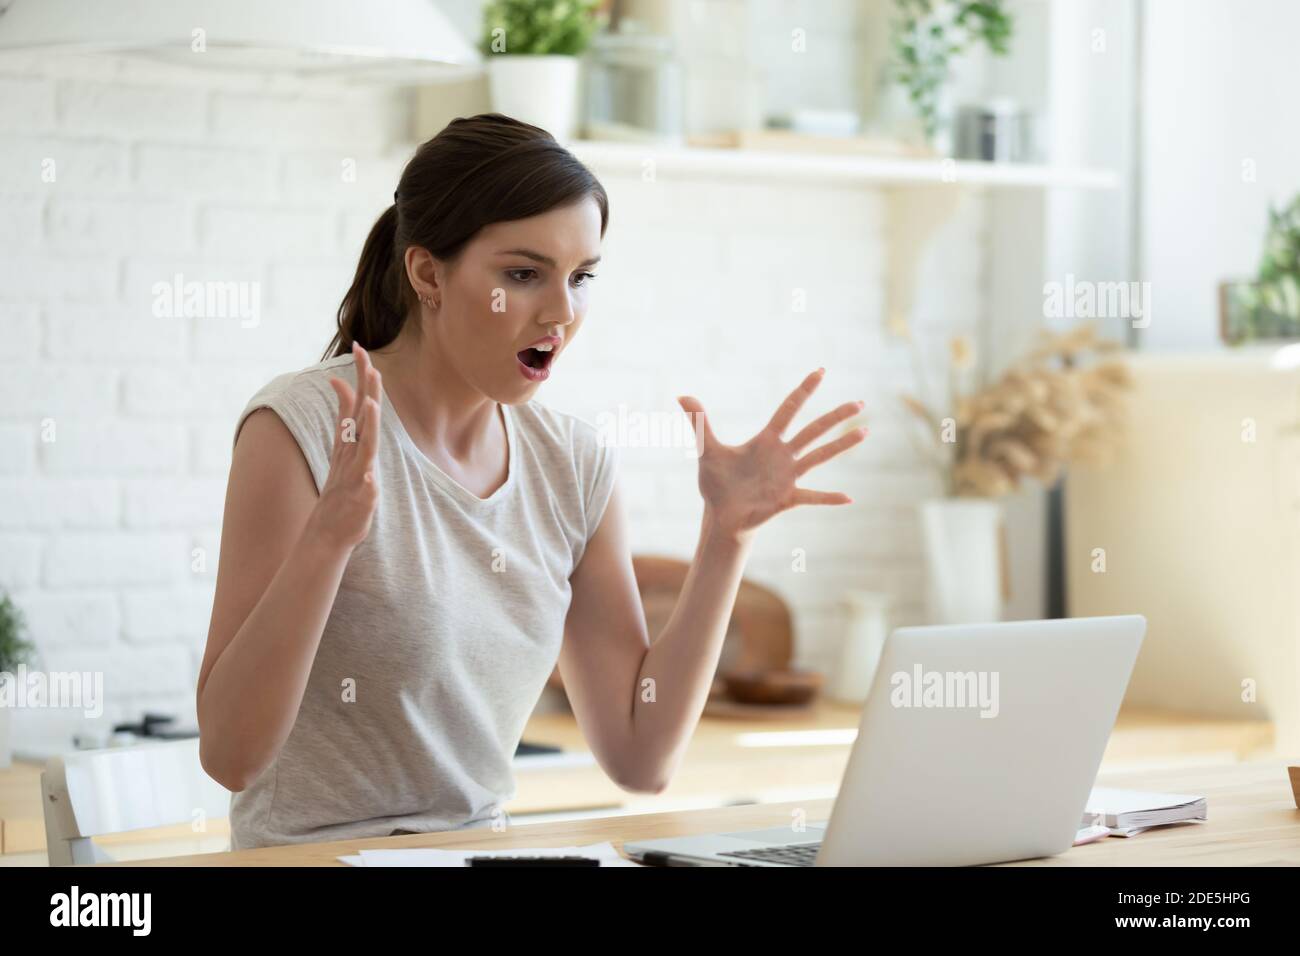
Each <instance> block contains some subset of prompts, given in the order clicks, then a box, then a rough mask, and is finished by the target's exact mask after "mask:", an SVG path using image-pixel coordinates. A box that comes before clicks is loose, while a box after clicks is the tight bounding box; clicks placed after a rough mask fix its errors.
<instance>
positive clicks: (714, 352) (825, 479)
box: [0, 0, 1300, 851]
mask: <svg viewBox="0 0 1300 956" xmlns="http://www.w3.org/2000/svg"><path fill="white" fill-rule="evenodd" d="M1292 27H1295V28H1296V29H1297V30H1300V8H1297V7H1296V6H1295V5H1294V4H1291V3H1288V2H1286V0H1243V2H1238V3H1232V4H1228V3H1222V2H1218V3H1216V2H1212V0H1071V2H1068V3H1067V2H1053V0H1008V2H1004V3H996V2H990V3H968V2H960V0H816V2H814V0H625V2H613V0H604V2H600V3H594V2H593V3H587V4H583V3H579V2H577V0H568V2H563V0H553V2H552V0H536V2H524V0H517V2H493V3H482V2H476V0H466V2H451V0H439V2H434V0H367V2H365V3H360V2H348V0H320V2H314V3H304V2H295V0H277V2H271V3H252V2H239V0H236V2H225V3H221V4H216V3H201V2H170V3H162V2H161V0H102V2H97V3H89V2H73V0H66V2H65V0H45V2H41V3H37V2H36V0H11V2H8V3H6V4H3V5H0V217H2V218H3V221H4V225H5V228H4V229H2V230H0V336H2V337H3V341H4V343H5V346H6V347H5V349H4V351H3V354H2V355H0V592H2V593H4V594H5V595H6V596H7V597H8V603H6V604H3V605H0V608H2V609H3V614H0V671H3V670H8V671H10V672H15V671H16V670H17V668H18V666H19V664H20V663H21V664H23V666H25V667H27V668H28V669H30V670H33V671H42V672H45V673H48V674H52V673H55V672H59V673H68V674H74V673H75V674H79V675H80V674H84V675H86V679H87V680H88V681H91V680H92V678H91V675H95V674H98V675H100V676H101V678H102V705H103V706H102V711H103V712H102V715H99V716H94V717H91V716H87V712H86V709H85V708H81V709H77V708H68V707H62V708H54V707H45V708H38V707H32V706H29V707H26V708H24V707H21V706H19V707H13V706H11V707H8V708H5V707H0V762H3V761H4V758H5V757H6V755H12V757H13V759H14V763H13V767H12V768H11V771H10V772H11V774H12V773H13V772H15V771H17V770H19V769H21V768H23V767H27V768H29V769H30V768H33V767H39V762H40V761H43V760H45V759H47V758H49V757H51V756H53V755H57V754H60V753H65V752H68V751H70V750H72V749H74V748H78V747H81V748H86V747H104V746H109V745H115V744H121V743H123V742H130V741H131V740H138V739H140V738H141V737H157V736H158V735H160V734H167V733H173V734H176V735H178V736H180V737H182V738H186V737H187V735H192V734H193V732H194V727H195V716H194V689H195V685H196V681H197V675H198V668H199V663H200V660H201V658H202V654H203V647H204V642H205V640H206V635H207V627H208V618H209V614H210V612H211V607H212V599H213V586H214V578H215V571H216V567H217V554H218V551H219V548H220V528H221V514H222V502H223V495H224V489H225V477H226V473H227V470H228V468H229V462H230V446H231V439H232V436H233V426H234V422H235V418H236V415H237V413H238V412H239V410H240V409H241V408H242V407H243V405H244V403H245V402H246V401H247V399H248V398H249V397H250V396H251V395H252V393H253V392H254V391H256V390H257V388H258V387H260V386H261V385H262V384H264V383H265V382H266V381H268V380H269V379H270V378H272V377H273V376H275V375H277V374H279V373H281V372H284V371H288V370H291V369H296V368H300V367H303V366H306V365H310V364H312V363H314V362H316V361H318V360H319V359H320V357H321V353H322V351H323V349H324V348H325V345H326V344H327V342H328V340H329V339H330V337H331V335H332V331H333V328H334V314H335V312H336V310H337V307H338V304H339V300H340V298H341V296H342V293H343V292H344V290H345V289H346V287H347V286H348V284H349V282H350V279H351V276H352V273H353V270H354V267H355V263H356V259H357V256H358V253H359V251H360V248H361V244H362V241H363V239H364V238H365V236H366V234H367V232H368V230H369V228H370V226H371V224H372V223H373V222H374V220H375V218H376V217H377V216H378V215H379V213H380V212H381V211H382V210H383V209H384V208H385V207H386V206H387V205H388V204H389V203H390V202H391V196H392V191H393V188H394V185H395V183H396V182H397V179H398V176H399V174H400V171H401V169H402V167H403V165H404V164H405V162H406V160H407V159H408V158H409V157H410V155H411V153H412V151H413V150H414V148H415V146H416V145H418V144H419V143H420V142H422V141H424V140H426V139H428V138H429V137H431V136H433V135H434V134H436V133H437V132H438V131H439V130H440V129H441V128H442V127H443V126H444V125H445V124H446V123H447V122H448V121H449V120H451V119H453V118H454V117H457V116H467V115H472V114H475V113H480V112H486V111H490V110H496V111H500V112H503V113H507V114H509V115H512V116H516V117H518V118H520V119H524V120H527V121H529V122H533V123H536V124H537V125H540V126H543V127H544V128H546V129H548V130H549V131H550V132H552V134H553V135H555V136H556V137H557V139H560V140H561V141H563V142H564V143H565V144H566V145H567V146H568V147H569V148H570V149H571V150H572V151H573V152H574V153H575V154H576V155H577V156H578V157H579V158H581V159H582V160H583V161H584V162H586V163H587V164H588V165H589V166H590V167H591V168H592V169H593V171H594V172H595V173H596V174H597V175H598V176H599V178H600V179H601V181H602V183H603V184H604V186H605V188H606V189H607V191H608V193H609V196H610V200H611V218H610V225H609V230H608V233H607V236H606V242H605V248H604V261H603V262H602V264H601V268H600V270H599V271H600V275H599V279H598V280H597V282H596V283H595V285H594V290H595V291H594V292H593V307H592V310H591V312H590V314H589V316H588V319H587V321H586V324H585V326H584V329H583V333H582V335H581V336H579V337H578V339H577V340H576V341H575V346H574V348H573V352H572V354H571V355H570V356H569V357H568V358H567V359H566V361H565V363H564V365H563V367H562V368H561V369H560V370H559V373H558V374H556V375H555V376H553V377H552V379H551V380H550V381H549V382H548V383H547V384H546V385H545V387H544V388H543V389H542V391H541V392H540V393H539V396H538V400H539V401H540V402H542V403H543V404H546V405H550V406H553V407H555V408H558V409H561V410H563V411H567V412H571V413H574V414H577V415H580V416H582V417H584V418H586V419H587V420H589V421H591V422H593V423H594V424H596V425H597V426H598V427H600V428H601V429H602V431H603V432H604V434H606V436H607V437H608V440H610V441H612V442H615V443H616V444H618V445H619V446H620V460H621V463H622V471H621V475H622V481H623V487H624V491H625V495H626V500H627V501H628V502H629V507H630V510H631V520H632V536H633V546H634V550H635V552H636V555H637V570H638V578H639V581H640V583H641V586H642V591H643V596H644V597H645V599H646V609H647V617H648V618H649V619H650V621H651V624H652V626H653V624H654V622H655V621H656V620H662V619H663V617H664V616H665V615H666V612H667V610H668V609H670V608H671V602H672V600H673V599H674V597H675V594H676V588H677V587H678V586H679V584H680V576H681V573H682V571H683V568H684V564H683V562H684V561H686V560H689V558H690V557H691V554H692V552H693V550H694V546H695V542H696V539H697V535H698V529H699V518H700V512H701V505H700V501H699V496H698V494H697V492H696V488H695V481H696V473H695V460H694V458H693V457H692V455H691V450H690V447H689V432H687V433H686V436H685V438H683V434H682V429H681V428H680V422H679V419H680V418H681V415H680V411H679V410H678V406H677V405H676V402H675V396H677V395H682V394H693V395H696V396H698V397H699V398H700V399H701V401H702V402H703V404H704V406H705V408H706V409H707V410H708V412H709V414H710V416H711V420H712V422H713V426H714V428H715V430H716V431H717V432H718V434H719V437H721V438H722V439H723V440H724V441H740V440H743V439H745V438H748V437H749V436H750V435H751V434H752V433H753V432H754V431H755V430H756V429H757V428H759V427H761V426H762V424H763V423H764V422H766V420H767V419H768V417H769V416H770V415H771V412H772V410H773V408H774V406H775V404H776V403H777V402H778V401H779V400H780V399H781V397H783V396H784V395H785V394H786V393H787V392H788V391H789V390H790V389H792V388H793V387H794V386H795V385H796V384H797V383H798V382H799V381H800V380H801V378H802V377H803V376H804V375H805V374H806V373H807V372H808V371H810V370H812V369H814V368H816V367H817V366H822V365H824V366H825V367H826V368H827V371H828V374H827V376H826V380H825V383H824V384H823V386H822V388H821V390H820V392H819V393H818V395H817V398H816V399H815V401H814V402H813V403H812V404H813V405H815V406H816V407H817V408H824V409H829V408H831V407H833V405H835V404H837V403H839V402H841V401H846V400H850V399H857V398H862V399H864V400H865V401H866V408H865V410H864V413H863V416H862V418H861V419H860V420H858V421H854V422H850V423H848V424H847V425H846V426H845V427H846V428H847V427H853V426H856V425H859V424H866V425H868V426H869V428H870V430H871V434H870V437H869V438H868V439H867V441H866V442H865V443H864V445H863V446H862V447H861V448H859V449H855V451H854V452H853V453H851V454H848V455H845V456H843V457H841V458H839V459H836V460H835V461H833V462H831V463H829V464H827V465H825V466H823V467H821V468H819V469H818V470H817V471H816V472H814V473H813V474H812V476H810V479H811V480H810V481H809V482H808V484H809V485H810V486H811V487H818V488H826V489H836V490H843V491H846V492H848V493H849V494H850V495H852V496H853V498H854V499H855V502H856V503H855V504H854V505H853V506H851V507H848V508H844V509H838V510H834V511H831V510H821V509H812V508H804V509H800V510H797V511H795V512H791V513H788V514H784V515H782V516H779V517H778V518H777V519H775V520H774V521H773V522H771V524H770V525H769V526H767V527H765V528H764V529H763V531H762V532H761V533H760V535H759V536H758V539H757V545H756V548H755V551H754V555H753V558H752V560H751V562H750V565H749V569H748V577H747V584H746V587H745V589H744V590H743V591H742V595H741V598H740V601H739V604H738V608H737V613H736V617H735V619H734V620H733V626H732V633H731V634H730V635H729V638H728V648H727V652H726V654H725V655H724V662H723V667H722V668H721V669H720V674H719V682H718V686H717V693H716V695H715V697H714V698H713V700H711V702H710V705H709V710H708V711H707V712H706V713H707V715H708V716H707V717H706V720H705V721H704V722H703V723H702V725H701V732H700V734H699V735H697V736H698V741H697V746H696V748H695V749H694V750H693V752H692V753H693V756H692V758H691V760H692V761H693V762H691V763H690V767H692V768H695V769H694V770H692V771H691V772H690V773H687V774H685V775H684V776H683V778H682V780H681V781H675V782H674V785H673V787H670V788H669V790H668V791H667V792H666V793H664V794H661V795H657V796H655V797H653V798H649V797H644V796H641V797H633V795H628V794H622V793H621V792H619V791H618V790H617V788H614V787H613V785H612V784H609V783H608V781H605V780H603V778H602V777H601V776H600V775H599V774H598V772H597V771H596V769H595V768H594V767H590V766H584V765H583V764H582V759H581V755H582V753H583V751H584V745H583V744H582V741H581V737H580V735H578V734H577V732H576V728H574V727H573V725H572V720H571V718H568V717H567V712H566V708H565V704H564V699H563V693H562V689H561V688H560V687H559V685H558V681H554V686H552V687H550V688H548V691H547V694H546V696H545V697H544V699H543V700H542V701H540V702H539V707H538V714H537V716H536V718H535V722H534V724H530V731H529V733H528V735H526V740H532V741H535V742H536V743H538V744H542V745H554V746H557V747H560V748H562V749H563V750H564V751H566V752H567V754H568V756H571V757H573V758H574V759H573V760H571V761H570V763H571V764H572V766H571V767H569V768H568V769H569V772H571V774H572V775H571V776H568V777H563V778H561V777H559V776H553V777H545V776H537V775H534V776H529V775H528V774H527V773H523V772H521V774H520V797H519V801H518V803H517V806H516V808H515V809H517V810H518V812H519V813H520V814H525V813H533V814H538V815H540V814H546V813H551V814H556V813H565V812H577V811H582V812H619V811H626V810H627V809H629V808H633V807H636V808H642V809H644V808H645V807H648V806H653V807H662V806H667V805H674V806H677V805H682V806H685V805H713V804H717V803H720V802H744V801H746V800H758V799H793V798H794V797H790V794H802V793H818V794H823V795H824V794H825V793H826V792H827V790H828V788H829V792H830V793H833V792H834V784H835V782H836V781H837V780H838V773H839V770H840V769H842V764H843V759H844V756H845V755H846V754H847V744H848V742H849V741H851V739H852V732H853V728H855V727H856V723H857V722H856V714H857V710H858V708H859V707H860V705H861V701H862V699H863V697H864V696H865V694H866V691H867V688H868V687H869V685H870V680H871V677H872V673H873V669H874V662H875V659H876V656H877V655H878V653H879V648H880V644H881V642H882V641H883V640H884V636H885V634H886V633H887V631H888V629H889V628H891V627H894V626H897V625H902V624H916V623H929V622H934V623H940V622H960V621H975V620H991V619H999V618H1001V619H1008V620H1013V619H1025V618H1042V617H1055V616H1083V615H1092V614H1110V613H1140V614H1144V615H1146V616H1147V618H1148V621H1149V630H1148V636H1147V639H1146V644H1145V646H1144V649H1143V653H1142V656H1141V658H1140V660H1139V663H1138V667H1137V670H1136V671H1135V673H1134V677H1133V680H1132V683H1131V685H1130V691H1129V696H1128V698H1127V700H1126V704H1125V710H1124V713H1123V714H1122V715H1121V722H1120V724H1119V726H1118V727H1117V730H1116V733H1115V735H1114V737H1113V738H1112V746H1111V750H1109V751H1108V753H1107V761H1108V763H1109V765H1111V766H1116V765H1120V764H1123V765H1125V766H1127V765H1145V764H1151V763H1167V762H1179V761H1181V762H1193V763H1194V762H1197V761H1221V760H1224V759H1228V760H1236V759H1241V758H1244V757H1248V756H1251V755H1255V754H1258V753H1261V752H1266V751H1268V750H1270V749H1274V748H1276V749H1280V750H1281V751H1283V752H1291V753H1294V752H1296V751H1297V750H1300V708H1298V705H1297V702H1296V701H1297V696H1296V691H1297V689H1298V687H1300V652H1298V650H1297V648H1298V643H1300V630H1298V629H1297V623H1300V608H1298V607H1297V606H1296V598H1295V597H1294V596H1293V595H1295V594H1296V593H1297V588H1296V581H1297V573H1296V572H1297V571H1298V570H1300V566H1298V565H1297V540H1296V533H1297V507H1298V505H1300V470H1298V468H1300V444H1297V440H1298V436H1300V430H1298V428H1300V407H1298V404H1297V399H1300V373H1297V371H1296V365H1297V363H1300V358H1297V356H1296V353H1295V347H1294V346H1292V347H1288V342H1289V341H1297V342H1300V285H1298V284H1297V275H1298V274H1300V259H1298V253H1300V207H1297V206H1296V204H1295V199H1296V196H1297V193H1298V192H1300V131H1298V130H1297V127H1296V125H1295V124H1294V123H1292V122H1288V121H1287V120H1286V119H1285V118H1284V117H1283V116H1282V115H1281V114H1279V113H1278V107H1277V104H1276V98H1277V97H1279V96H1284V95H1285V90H1287V89H1289V88H1291V87H1292V86H1293V85H1294V83H1295V82H1297V81H1300V74H1298V72H1297V71H1300V67H1297V66H1296V60H1295V58H1294V56H1293V55H1292V51H1291V49H1290V40H1289V37H1290V36H1291V35H1292V30H1291V28H1292ZM805 414H807V413H805ZM146 715H156V717H157V718H170V720H159V719H155V718H150V719H149V720H148V721H146V720H145V718H146ZM566 721H567V722H566ZM764 732H767V733H770V734H776V735H777V736H778V738H779V739H777V738H764V737H763V736H762V735H763V733H764ZM781 734H786V735H789V734H793V735H794V736H793V737H791V736H786V737H780V735H781ZM800 734H803V735H804V736H802V737H800V736H799V735H800ZM755 735H757V736H755ZM809 735H811V736H809ZM819 735H820V736H819ZM737 755H739V756H737ZM542 756H543V757H545V756H547V755H546V754H543V755H542ZM550 757H551V758H552V760H553V763H552V765H551V770H550V771H549V772H552V773H554V774H562V773H563V772H565V770H564V767H563V766H562V764H563V760H562V759H561V758H563V757H565V754H561V755H559V756H556V755H555V754H551V755H550ZM526 759H527V758H525V757H524V756H523V755H521V761H523V760H526ZM728 761H733V763H729V762H728ZM735 761H740V762H739V763H735ZM763 761H766V762H763ZM520 766H521V768H523V767H525V766H526V764H525V763H523V762H521V764H520ZM538 766H539V767H541V766H542V764H538ZM735 766H743V767H746V768H750V770H751V771H752V772H751V773H749V774H748V775H746V774H743V773H742V774H740V776H737V773H736V772H735V770H734V767H735ZM31 772H32V773H34V772H35V771H31ZM541 773H542V770H540V769H539V770H536V771H534V774H541ZM15 779H16V778H15ZM31 779H32V778H31V776H30V775H29V776H27V777H24V778H23V779H22V780H19V781H18V782H16V783H14V784H12V793H13V794H17V796H12V797H11V798H10V799H12V800H13V801H17V803H15V804H13V805H14V806H17V807H18V810H11V811H10V812H9V816H8V817H7V819H10V820H18V821H20V824H21V821H22V820H27V821H28V823H29V824H30V822H31V818H32V816H33V815H34V816H35V817H37V818H39V815H40V810H39V809H31V807H35V803H33V804H32V805H31V807H28V805H27V804H26V803H23V801H24V800H26V799H27V797H26V796H23V795H24V794H29V793H31V792H32V784H31ZM738 780H739V781H740V782H739V783H737V782H736V781H738ZM5 793H6V791H0V807H2V806H3V799H5ZM4 818H6V814H5V812H3V811H2V810H0V819H4ZM37 829H39V828H38V827H33V826H28V827H27V829H25V830H24V829H23V828H22V826H21V825H14V824H11V825H10V827H9V830H8V832H9V834H10V840H11V842H10V846H9V850H10V851H15V850H23V849H27V850H30V849H32V847H31V846H30V845H28V844H26V843H20V842H18V837H17V836H15V834H19V833H26V834H29V835H31V834H35V833H36V830H37ZM0 832H3V831H0ZM30 839H31V840H36V839H38V837H37V836H34V835H31V836H30Z"/></svg>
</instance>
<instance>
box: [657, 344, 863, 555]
mask: <svg viewBox="0 0 1300 956" xmlns="http://www.w3.org/2000/svg"><path fill="white" fill-rule="evenodd" d="M825 374H826V370H825V369H818V370H817V371H815V372H813V373H812V374H811V375H809V376H808V377H807V378H806V379H804V380H803V384H802V385H800V386H799V387H798V388H796V389H795V390H794V391H793V392H791V393H790V396H789V398H787V399H786V400H785V401H784V402H782V403H781V407H780V408H778V409H777V410H776V414H775V415H773V416H772V420H771V421H770V422H768V423H767V425H766V427H764V429H763V430H762V431H760V432H759V433H758V434H757V435H755V436H754V437H753V438H751V439H750V440H749V441H747V442H745V443H744V444H743V445H724V444H722V443H721V442H720V441H718V439H717V437H716V436H715V435H714V434H713V429H711V428H710V427H709V420H708V418H707V416H705V414H704V406H703V405H701V404H700V402H699V400H698V399H696V398H692V397H690V396H683V397H682V398H679V399H678V400H677V402H678V404H679V405H681V407H682V410H683V411H685V412H686V413H687V414H688V415H690V416H692V419H693V421H694V422H695V424H696V428H695V433H696V435H697V437H698V438H699V439H700V445H701V446H702V447H701V449H700V494H701V495H702V496H703V498H704V508H705V514H706V518H707V519H708V520H710V521H711V522H712V525H713V527H714V528H715V529H716V530H718V531H720V532H722V533H725V534H729V535H733V536H735V537H738V538H743V537H747V536H749V535H750V534H752V533H753V531H754V530H755V529H756V528H758V526H759V525H761V524H763V522H765V521H767V519H769V518H771V517H772V516H773V515H776V514H780V513H781V512H782V511H786V510H788V509H790V508H793V507H795V506H796V505H847V504H851V503H852V500H853V499H851V498H850V497H849V496H848V495H846V494H843V493H842V492H838V491H812V490H809V489H807V488H798V487H796V486H795V482H796V481H798V480H799V478H800V477H802V476H803V475H804V473H805V472H807V471H808V470H809V469H811V468H815V467H816V466H817V465H820V464H822V463H823V462H825V461H829V460H830V459H831V458H834V457H835V456H836V455H838V454H840V453H841V452H844V451H847V450H848V449H850V448H852V447H853V446H854V445H856V444H857V443H858V442H860V441H862V439H864V438H865V437H866V436H867V430H866V429H865V428H855V429H854V430H853V431H851V432H849V433H848V434H846V435H842V436H840V437H839V438H837V439H835V440H834V441H831V442H827V443H826V444H824V445H820V446H818V447H817V448H814V449H813V450H812V451H810V452H808V453H807V454H806V455H803V456H802V457H799V453H800V452H801V451H803V449H805V448H807V447H808V446H809V445H811V444H812V443H813V442H814V441H815V440H816V439H818V438H820V437H821V436H822V435H824V434H825V433H826V432H827V431H829V430H830V429H831V428H833V427H834V426H835V425H837V424H839V423H840V422H842V421H844V420H845V419H848V418H852V417H853V416H854V415H856V414H857V413H858V412H860V411H861V410H862V402H846V403H845V404H843V405H841V406H840V407H839V408H836V409H835V410H833V411H830V412H827V413H826V414H825V415H822V416H821V417H820V418H818V419H816V420H815V421H813V422H811V423H809V424H808V425H806V426H805V427H804V428H803V429H802V430H801V431H799V433H798V434H796V435H795V436H794V437H793V438H792V439H790V440H789V441H785V440H784V439H783V438H782V437H781V436H782V435H783V434H784V433H785V431H786V429H787V428H789V427H790V423H791V422H793V421H794V417H795V415H797V414H799V409H801V408H803V406H804V403H805V402H807V401H808V398H809V396H811V395H812V393H813V392H814V391H816V389H817V386H818V385H820V384H821V381H822V378H823V377H824V376H825ZM697 416H698V417H697Z"/></svg>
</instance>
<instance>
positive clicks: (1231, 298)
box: [1219, 196, 1300, 345]
mask: <svg viewBox="0 0 1300 956" xmlns="http://www.w3.org/2000/svg"><path fill="white" fill-rule="evenodd" d="M1219 296H1220V301H1219V321H1220V332H1221V335H1222V337H1223V340H1224V341H1225V342H1228V343H1230V344H1232V345H1239V344H1241V343H1244V342H1249V341H1252V340H1260V341H1268V340H1270V339H1273V340H1277V339H1294V338H1296V337H1297V336H1300V196H1297V197H1296V198H1294V199H1292V200H1291V202H1290V204H1288V205H1287V206H1286V207H1284V208H1282V209H1275V208H1273V207H1272V206H1270V207H1269V210H1268V232H1267V233H1266V234H1265V236H1264V254H1263V256H1262V257H1261V259H1260V264H1259V272H1258V274H1257V275H1256V277H1255V280H1254V281H1253V282H1225V283H1222V284H1220V286H1219Z"/></svg>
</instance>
